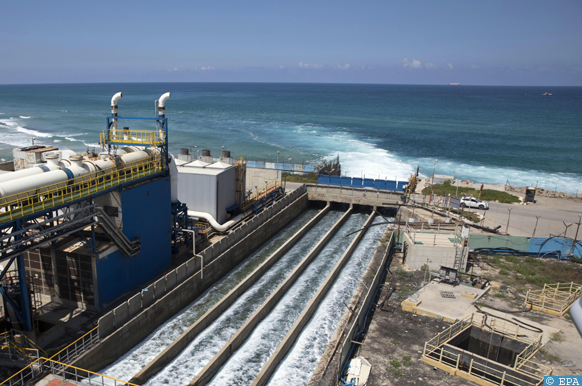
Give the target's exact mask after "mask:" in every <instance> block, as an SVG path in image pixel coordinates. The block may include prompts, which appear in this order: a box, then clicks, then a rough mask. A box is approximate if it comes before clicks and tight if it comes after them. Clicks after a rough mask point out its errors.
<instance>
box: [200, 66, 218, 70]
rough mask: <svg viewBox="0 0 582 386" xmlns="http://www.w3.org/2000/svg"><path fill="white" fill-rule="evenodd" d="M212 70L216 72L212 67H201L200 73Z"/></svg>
mask: <svg viewBox="0 0 582 386" xmlns="http://www.w3.org/2000/svg"><path fill="white" fill-rule="evenodd" d="M210 70H216V69H215V68H214V67H210V66H206V67H200V71H210Z"/></svg>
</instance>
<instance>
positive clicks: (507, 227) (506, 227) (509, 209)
mask: <svg viewBox="0 0 582 386" xmlns="http://www.w3.org/2000/svg"><path fill="white" fill-rule="evenodd" d="M507 210H508V211H509V216H507V225H506V226H505V233H508V232H507V231H508V230H509V220H510V219H511V211H512V210H513V208H508V209H507Z"/></svg>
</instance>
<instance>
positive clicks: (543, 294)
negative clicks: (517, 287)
mask: <svg viewBox="0 0 582 386" xmlns="http://www.w3.org/2000/svg"><path fill="white" fill-rule="evenodd" d="M581 293H582V285H580V284H576V283H574V282H571V283H557V284H544V288H543V289H541V290H529V291H527V294H526V296H525V302H524V304H525V305H530V306H531V307H532V309H534V310H537V311H542V312H546V313H549V314H552V315H558V316H563V315H564V314H565V313H566V312H567V311H568V310H569V309H570V307H571V306H572V304H573V303H574V302H575V301H576V299H578V298H579V297H580V294H581Z"/></svg>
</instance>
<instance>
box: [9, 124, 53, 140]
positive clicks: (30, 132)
mask: <svg viewBox="0 0 582 386" xmlns="http://www.w3.org/2000/svg"><path fill="white" fill-rule="evenodd" d="M16 131H19V132H21V133H24V134H28V135H32V136H34V137H37V138H38V137H43V138H51V137H52V136H53V135H52V134H50V133H43V132H41V131H37V130H32V129H27V128H24V127H22V126H18V127H17V128H16Z"/></svg>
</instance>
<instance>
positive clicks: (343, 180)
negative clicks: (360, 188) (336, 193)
mask: <svg viewBox="0 0 582 386" xmlns="http://www.w3.org/2000/svg"><path fill="white" fill-rule="evenodd" d="M341 185H342V186H352V177H342V178H341Z"/></svg>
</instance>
